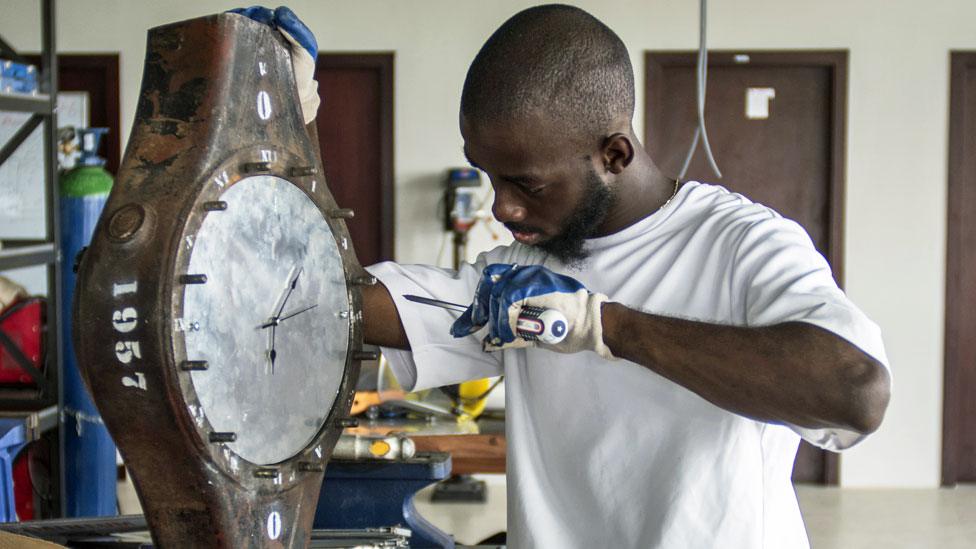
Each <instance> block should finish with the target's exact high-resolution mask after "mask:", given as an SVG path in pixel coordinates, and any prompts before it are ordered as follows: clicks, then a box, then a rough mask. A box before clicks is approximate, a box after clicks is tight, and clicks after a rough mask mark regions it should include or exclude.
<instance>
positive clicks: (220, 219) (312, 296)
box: [176, 176, 349, 465]
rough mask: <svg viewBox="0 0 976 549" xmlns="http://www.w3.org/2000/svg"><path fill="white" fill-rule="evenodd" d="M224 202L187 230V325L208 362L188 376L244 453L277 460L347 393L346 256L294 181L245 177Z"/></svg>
mask: <svg viewBox="0 0 976 549" xmlns="http://www.w3.org/2000/svg"><path fill="white" fill-rule="evenodd" d="M220 201H221V202H224V203H225V204H226V207H225V208H224V206H223V205H221V206H220V207H221V208H224V209H214V211H210V212H209V213H208V214H207V215H206V217H205V218H204V220H203V223H202V225H201V227H200V230H199V232H197V234H196V235H195V236H190V237H187V242H186V244H189V245H192V251H191V252H190V261H189V268H188V271H187V273H186V274H185V275H182V276H183V280H184V282H185V283H186V286H185V289H184V294H183V313H182V318H180V319H177V321H176V324H177V329H181V330H182V334H183V337H184V338H185V343H186V360H187V361H191V364H196V365H197V367H198V368H203V367H204V365H203V362H204V361H205V363H206V364H205V368H206V369H199V370H194V371H192V372H191V374H190V375H191V378H192V381H193V387H194V389H195V390H196V393H197V397H198V398H199V400H200V404H201V405H202V407H203V411H204V413H205V414H206V416H207V419H209V421H210V424H211V426H212V427H213V429H214V430H215V431H219V432H231V433H235V435H236V440H235V441H234V442H231V443H228V444H227V446H228V447H229V448H230V449H231V450H233V451H234V452H236V453H237V454H238V455H240V456H241V457H242V458H244V459H246V460H248V461H251V462H252V463H256V464H260V465H267V464H273V463H278V462H281V461H284V460H286V459H288V458H289V457H291V456H293V455H295V454H297V453H298V452H300V451H301V450H302V449H304V448H305V447H306V446H307V445H308V444H309V443H310V442H311V441H312V439H313V438H314V437H315V435H316V434H317V433H318V432H319V430H320V429H321V428H322V425H323V424H324V423H325V420H326V417H327V416H328V414H329V410H330V409H331V408H332V405H333V404H334V403H335V400H336V396H337V395H338V392H339V385H340V383H341V382H342V375H343V372H344V369H345V365H346V353H347V351H348V342H349V300H348V297H347V292H346V281H345V275H344V273H343V268H342V261H341V259H340V257H339V249H338V247H337V246H336V242H335V239H334V238H333V235H332V231H331V229H330V228H329V225H328V223H326V220H325V218H324V217H323V214H322V212H321V211H320V210H319V209H318V207H317V206H316V205H315V204H314V203H313V202H312V200H311V199H310V198H309V197H308V196H306V195H305V193H304V192H302V191H301V190H300V189H299V188H298V187H296V186H294V185H292V184H291V183H289V182H288V181H286V180H285V179H281V178H278V177H274V176H255V177H247V178H244V179H242V180H240V181H238V182H237V183H236V184H234V185H232V186H230V187H229V188H228V189H227V191H225V192H224V193H223V194H222V195H221V196H220ZM199 275H204V276H205V279H204V278H203V277H200V276H199ZM193 361H195V362H193Z"/></svg>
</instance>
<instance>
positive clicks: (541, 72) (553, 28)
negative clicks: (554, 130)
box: [461, 4, 634, 139]
mask: <svg viewBox="0 0 976 549" xmlns="http://www.w3.org/2000/svg"><path fill="white" fill-rule="evenodd" d="M461 114H462V115H463V116H464V117H465V119H466V120H468V121H469V122H471V123H475V124H480V123H496V122H502V123H505V122H511V121H515V120H519V119H521V118H523V117H524V116H526V115H531V114H542V115H544V116H546V117H549V118H551V119H553V120H555V121H557V122H561V123H564V124H566V128H567V130H568V131H575V132H578V134H579V135H580V137H584V138H586V139H602V138H603V137H605V136H606V135H607V132H608V129H609V128H610V125H611V123H613V122H614V121H615V120H618V119H620V118H622V117H626V120H627V121H628V122H629V121H630V120H631V119H632V118H633V115H634V71H633V67H632V66H631V64H630V55H629V54H628V53H627V48H626V47H625V46H624V43H623V42H622V41H621V40H620V37H618V36H617V35H616V33H614V32H613V31H612V30H610V28H609V27H607V26H606V25H604V24H603V23H601V22H600V21H599V20H597V19H596V18H595V17H593V16H592V15H590V14H589V13H587V12H585V11H583V10H581V9H579V8H576V7H573V6H566V5H562V4H550V5H545V6H537V7H533V8H529V9H527V10H524V11H521V12H519V13H517V14H515V15H513V16H512V17H511V18H510V19H509V20H508V21H506V22H505V23H504V24H502V26H501V27H499V28H498V30H496V31H495V32H494V34H492V35H491V37H490V38H488V41H487V42H485V45H484V46H482V48H481V51H479V52H478V55H477V56H476V57H475V59H474V61H473V62H472V63H471V67H470V68H469V69H468V75H467V77H466V78H465V81H464V90H463V91H462V94H461Z"/></svg>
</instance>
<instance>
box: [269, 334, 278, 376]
mask: <svg viewBox="0 0 976 549" xmlns="http://www.w3.org/2000/svg"><path fill="white" fill-rule="evenodd" d="M276 326H277V322H276V323H274V324H272V325H271V332H270V335H271V348H270V349H269V350H268V358H270V359H271V375H274V368H275V359H276V358H278V353H277V351H275V327H276Z"/></svg>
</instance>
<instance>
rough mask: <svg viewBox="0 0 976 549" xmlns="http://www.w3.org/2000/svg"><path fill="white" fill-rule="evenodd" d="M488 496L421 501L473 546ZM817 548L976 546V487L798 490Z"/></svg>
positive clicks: (491, 486)
mask: <svg viewBox="0 0 976 549" xmlns="http://www.w3.org/2000/svg"><path fill="white" fill-rule="evenodd" d="M478 478H481V479H484V480H485V481H486V483H487V486H488V502H487V503H482V504H472V503H454V504H443V503H431V502H430V492H431V490H432V488H427V489H424V490H422V491H421V492H420V493H419V494H418V495H417V498H416V500H415V502H416V506H417V510H418V511H419V512H420V514H421V515H422V516H423V517H425V518H427V520H429V521H431V522H432V523H434V524H435V525H436V526H438V527H439V528H441V529H443V530H444V531H446V532H448V533H451V534H453V535H454V537H455V539H456V540H457V541H458V542H459V543H463V544H474V543H477V542H478V541H480V540H482V539H484V538H486V537H488V536H490V535H492V534H494V533H496V532H498V531H501V530H504V529H505V476H504V475H478ZM797 494H798V496H799V499H800V507H801V509H802V510H803V517H804V520H805V521H806V525H807V532H808V534H809V536H810V544H811V546H812V547H813V549H963V548H966V549H970V548H973V547H976V486H959V487H957V488H954V489H912V490H908V489H871V490H868V489H852V488H843V489H842V488H817V487H810V486H801V487H799V488H798V490H797ZM119 495H120V504H121V506H122V511H123V513H134V512H139V510H138V502H137V501H135V498H134V495H135V494H134V493H133V492H132V491H131V487H130V486H128V485H127V486H123V487H120V494H119Z"/></svg>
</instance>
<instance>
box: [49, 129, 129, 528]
mask: <svg viewBox="0 0 976 549" xmlns="http://www.w3.org/2000/svg"><path fill="white" fill-rule="evenodd" d="M107 131H108V130H107V129H106V128H87V129H79V130H77V132H78V138H79V141H80V143H81V157H80V159H79V160H78V164H77V165H76V166H75V167H74V168H72V169H71V170H69V171H67V172H66V173H64V174H62V175H61V178H60V191H61V248H62V250H63V255H62V257H63V258H64V262H65V269H64V274H63V276H62V279H61V281H62V282H61V284H62V288H61V318H62V319H63V322H62V325H61V330H62V342H63V343H62V347H63V354H62V356H63V357H64V373H63V385H64V416H63V417H64V423H63V425H62V428H63V429H64V461H65V462H64V468H65V486H64V491H65V497H66V502H67V508H66V509H65V517H96V516H111V515H115V514H116V513H117V507H116V483H117V474H116V462H115V456H116V450H115V443H114V442H113V441H112V437H110V436H109V434H108V429H106V428H105V424H104V423H102V418H101V416H100V415H99V413H98V410H97V409H96V408H95V405H94V404H93V403H92V400H91V396H89V394H88V390H87V389H86V388H85V384H84V382H83V381H82V379H81V374H80V373H79V371H78V362H77V360H75V354H74V346H73V344H72V339H71V327H72V323H73V319H72V318H71V302H72V299H73V297H74V289H75V282H76V279H77V277H76V275H75V273H74V272H73V271H72V269H71V268H70V267H71V265H73V264H74V261H75V257H77V255H78V253H79V252H80V251H81V249H82V248H84V247H85V246H87V245H88V244H89V242H91V237H92V233H93V232H94V231H95V224H96V223H97V222H98V217H99V216H100V215H101V213H102V209H103V208H104V207H105V201H106V200H107V199H108V193H109V191H111V190H112V182H113V181H112V176H111V174H109V173H108V172H107V171H106V170H105V168H104V167H103V166H104V165H105V160H104V159H103V158H100V157H99V156H98V144H99V141H100V140H101V137H102V136H103V135H104V134H105V133H106V132H107Z"/></svg>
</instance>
